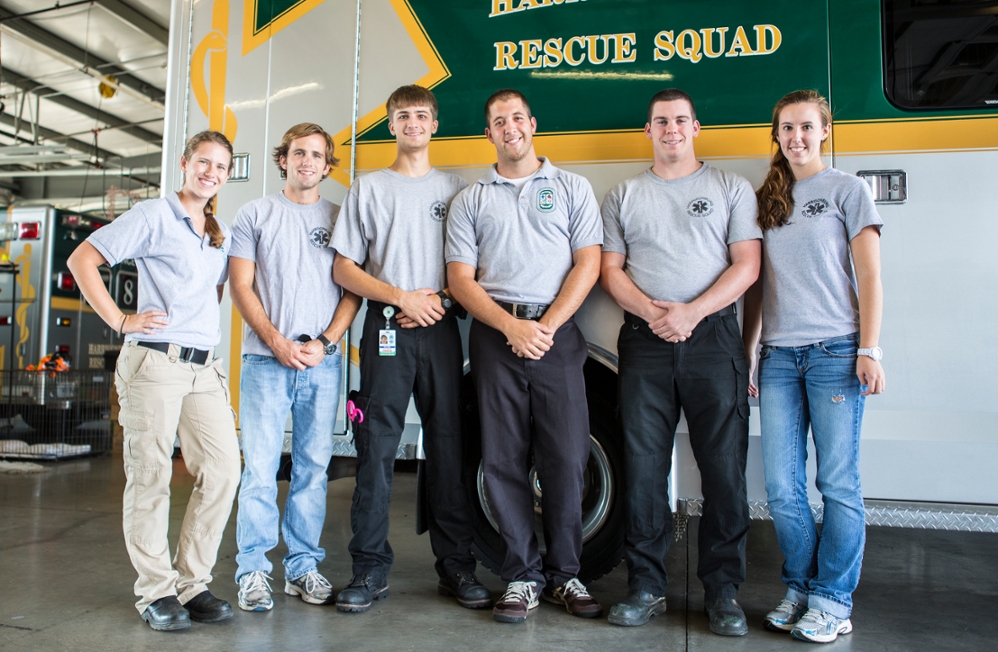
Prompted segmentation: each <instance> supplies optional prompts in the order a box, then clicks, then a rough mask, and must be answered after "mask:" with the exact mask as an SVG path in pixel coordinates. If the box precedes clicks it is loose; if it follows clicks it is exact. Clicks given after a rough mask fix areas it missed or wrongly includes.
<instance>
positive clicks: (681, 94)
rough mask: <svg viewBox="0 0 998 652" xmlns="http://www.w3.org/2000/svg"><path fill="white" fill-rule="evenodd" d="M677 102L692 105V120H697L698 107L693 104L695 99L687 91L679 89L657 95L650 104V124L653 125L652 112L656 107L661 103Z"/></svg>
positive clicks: (669, 89) (670, 89)
mask: <svg viewBox="0 0 998 652" xmlns="http://www.w3.org/2000/svg"><path fill="white" fill-rule="evenodd" d="M676 100H686V101H687V102H689V103H690V114H691V115H690V118H691V119H692V120H696V119H697V107H696V105H695V104H693V98H692V97H690V94H689V93H687V92H686V91H682V90H679V89H678V88H667V89H665V90H664V91H659V92H657V93H655V94H654V95H653V96H652V98H651V102H649V103H648V122H649V124H650V123H651V112H652V109H654V108H655V105H656V104H658V103H659V102H675V101H676Z"/></svg>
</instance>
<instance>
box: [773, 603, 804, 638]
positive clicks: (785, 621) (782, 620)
mask: <svg viewBox="0 0 998 652" xmlns="http://www.w3.org/2000/svg"><path fill="white" fill-rule="evenodd" d="M806 611H807V607H806V606H804V605H802V604H801V603H799V602H794V601H793V600H787V599H786V598H784V599H783V600H780V604H778V605H776V609H773V610H772V611H770V612H769V613H768V614H766V627H768V628H769V629H772V630H774V631H777V632H789V631H790V630H791V629H793V628H794V623H796V622H797V621H798V620H800V619H801V616H803V615H804V612H806Z"/></svg>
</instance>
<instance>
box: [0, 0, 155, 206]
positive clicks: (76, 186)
mask: <svg viewBox="0 0 998 652" xmlns="http://www.w3.org/2000/svg"><path fill="white" fill-rule="evenodd" d="M169 12H170V0H84V1H80V0H60V2H56V1H55V0H0V102H2V103H3V111H2V114H0V205H3V204H11V203H12V204H13V205H14V206H19V205H37V204H42V203H52V204H54V205H58V206H61V207H63V208H68V209H72V210H79V211H88V210H97V211H101V212H104V211H106V210H107V209H108V208H111V206H109V205H108V203H109V199H108V196H109V193H108V189H109V188H111V187H112V186H113V187H114V188H117V189H121V190H124V191H126V192H127V193H128V194H126V193H120V192H117V193H116V192H115V191H111V193H110V194H111V196H115V195H117V196H118V199H117V206H118V211H120V210H121V209H122V207H127V205H129V204H130V203H131V202H133V201H135V199H138V198H142V197H145V196H147V195H150V196H158V194H159V187H158V184H159V177H160V175H159V164H160V152H161V146H162V139H163V117H164V94H165V90H166V79H167V75H166V63H167V49H168V26H169V21H170V15H169Z"/></svg>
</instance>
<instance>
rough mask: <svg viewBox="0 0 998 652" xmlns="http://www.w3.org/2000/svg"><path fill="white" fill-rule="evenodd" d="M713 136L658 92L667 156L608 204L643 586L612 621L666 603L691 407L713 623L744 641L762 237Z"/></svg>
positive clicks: (657, 147) (661, 146) (747, 192)
mask: <svg viewBox="0 0 998 652" xmlns="http://www.w3.org/2000/svg"><path fill="white" fill-rule="evenodd" d="M699 132H700V123H698V122H697V120H696V110H695V108H694V106H693V100H692V99H690V97H689V95H687V94H686V93H684V92H683V91H680V90H678V89H667V90H664V91H661V92H660V93H658V94H656V95H655V96H654V97H653V98H652V101H651V103H650V105H649V107H648V123H647V124H646V125H645V134H646V135H647V136H648V138H649V139H650V140H651V141H652V149H653V151H654V156H655V163H654V165H653V166H652V167H651V169H649V170H646V171H645V172H643V173H641V174H639V175H638V176H636V177H634V178H632V179H628V180H626V181H624V182H622V183H621V184H620V185H618V186H617V187H616V188H614V189H612V190H611V191H610V192H609V193H607V195H606V197H605V199H604V200H603V209H602V212H603V228H604V233H605V240H604V243H603V256H602V265H601V276H600V284H601V285H602V286H603V288H604V289H605V290H606V291H607V293H608V294H609V295H610V296H611V297H613V299H614V300H615V301H616V302H617V303H618V304H620V306H621V307H622V308H623V309H624V311H625V323H624V325H623V327H622V328H621V330H620V337H619V339H618V341H617V350H618V354H619V375H618V382H619V396H620V417H621V425H622V429H623V434H624V450H625V464H626V469H625V477H626V478H627V491H626V502H625V505H626V510H627V525H626V530H625V532H626V541H625V555H626V559H627V570H628V584H629V588H630V593H629V594H628V596H627V597H626V598H625V599H624V600H623V601H621V602H620V603H618V604H616V605H614V606H613V608H612V609H611V610H610V615H609V617H608V620H609V621H610V622H611V623H614V624H616V625H642V624H644V623H645V622H647V621H648V619H649V618H650V617H651V616H654V615H656V614H659V613H662V612H663V611H665V591H666V587H667V586H668V578H667V577H666V572H665V564H664V561H663V560H664V558H665V556H666V552H667V551H668V548H669V541H670V540H671V538H672V518H671V516H672V515H671V512H670V508H669V504H670V503H669V473H670V470H671V463H672V448H673V443H674V440H675V434H676V425H677V423H678V421H679V412H680V409H682V410H683V412H684V413H685V414H686V421H687V423H688V424H689V429H690V445H691V446H692V448H693V453H694V456H695V457H696V460H697V465H698V466H699V469H700V476H701V489H702V491H703V495H704V514H703V517H702V520H701V525H700V539H699V553H700V561H699V565H698V568H697V575H698V576H699V577H700V580H701V581H702V582H703V585H704V593H705V601H704V604H705V608H706V611H707V614H708V616H709V618H710V628H711V631H713V632H715V633H717V634H722V635H728V636H740V635H744V634H746V633H747V632H748V625H747V623H746V621H745V614H744V613H743V612H742V610H741V607H739V606H738V603H737V602H735V597H736V596H737V594H738V587H739V585H740V584H741V583H742V582H743V581H744V580H745V537H746V535H747V534H748V527H749V515H748V503H747V498H746V489H745V457H746V452H747V449H748V415H749V407H748V393H747V388H748V366H747V364H746V362H745V355H744V353H743V351H742V344H741V336H740V334H739V329H738V317H737V315H736V314H735V305H734V304H735V301H737V299H738V297H740V296H741V295H742V294H744V292H745V290H746V289H747V288H748V287H749V286H750V285H752V283H753V282H755V280H756V278H758V275H759V264H760V257H761V246H760V239H761V238H762V232H761V231H760V230H759V227H758V225H757V224H756V215H757V209H756V199H755V194H754V193H753V192H752V187H751V186H750V185H749V183H748V181H746V180H745V179H743V178H741V177H739V176H738V175H735V174H731V173H729V172H725V171H722V170H719V169H717V168H714V167H711V166H709V165H707V164H706V163H701V162H700V161H698V160H697V158H696V154H695V152H694V149H693V141H694V139H695V138H696V137H697V135H698V134H699Z"/></svg>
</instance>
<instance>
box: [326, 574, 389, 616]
mask: <svg viewBox="0 0 998 652" xmlns="http://www.w3.org/2000/svg"><path fill="white" fill-rule="evenodd" d="M387 597H388V578H385V577H378V576H374V575H367V574H365V573H357V574H356V575H354V576H353V579H352V580H350V583H349V584H347V586H346V588H345V589H343V590H342V591H340V593H339V595H337V596H336V609H337V611H345V612H348V613H361V612H364V611H367V610H368V609H370V608H371V602H373V601H374V600H384V599H385V598H387Z"/></svg>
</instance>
